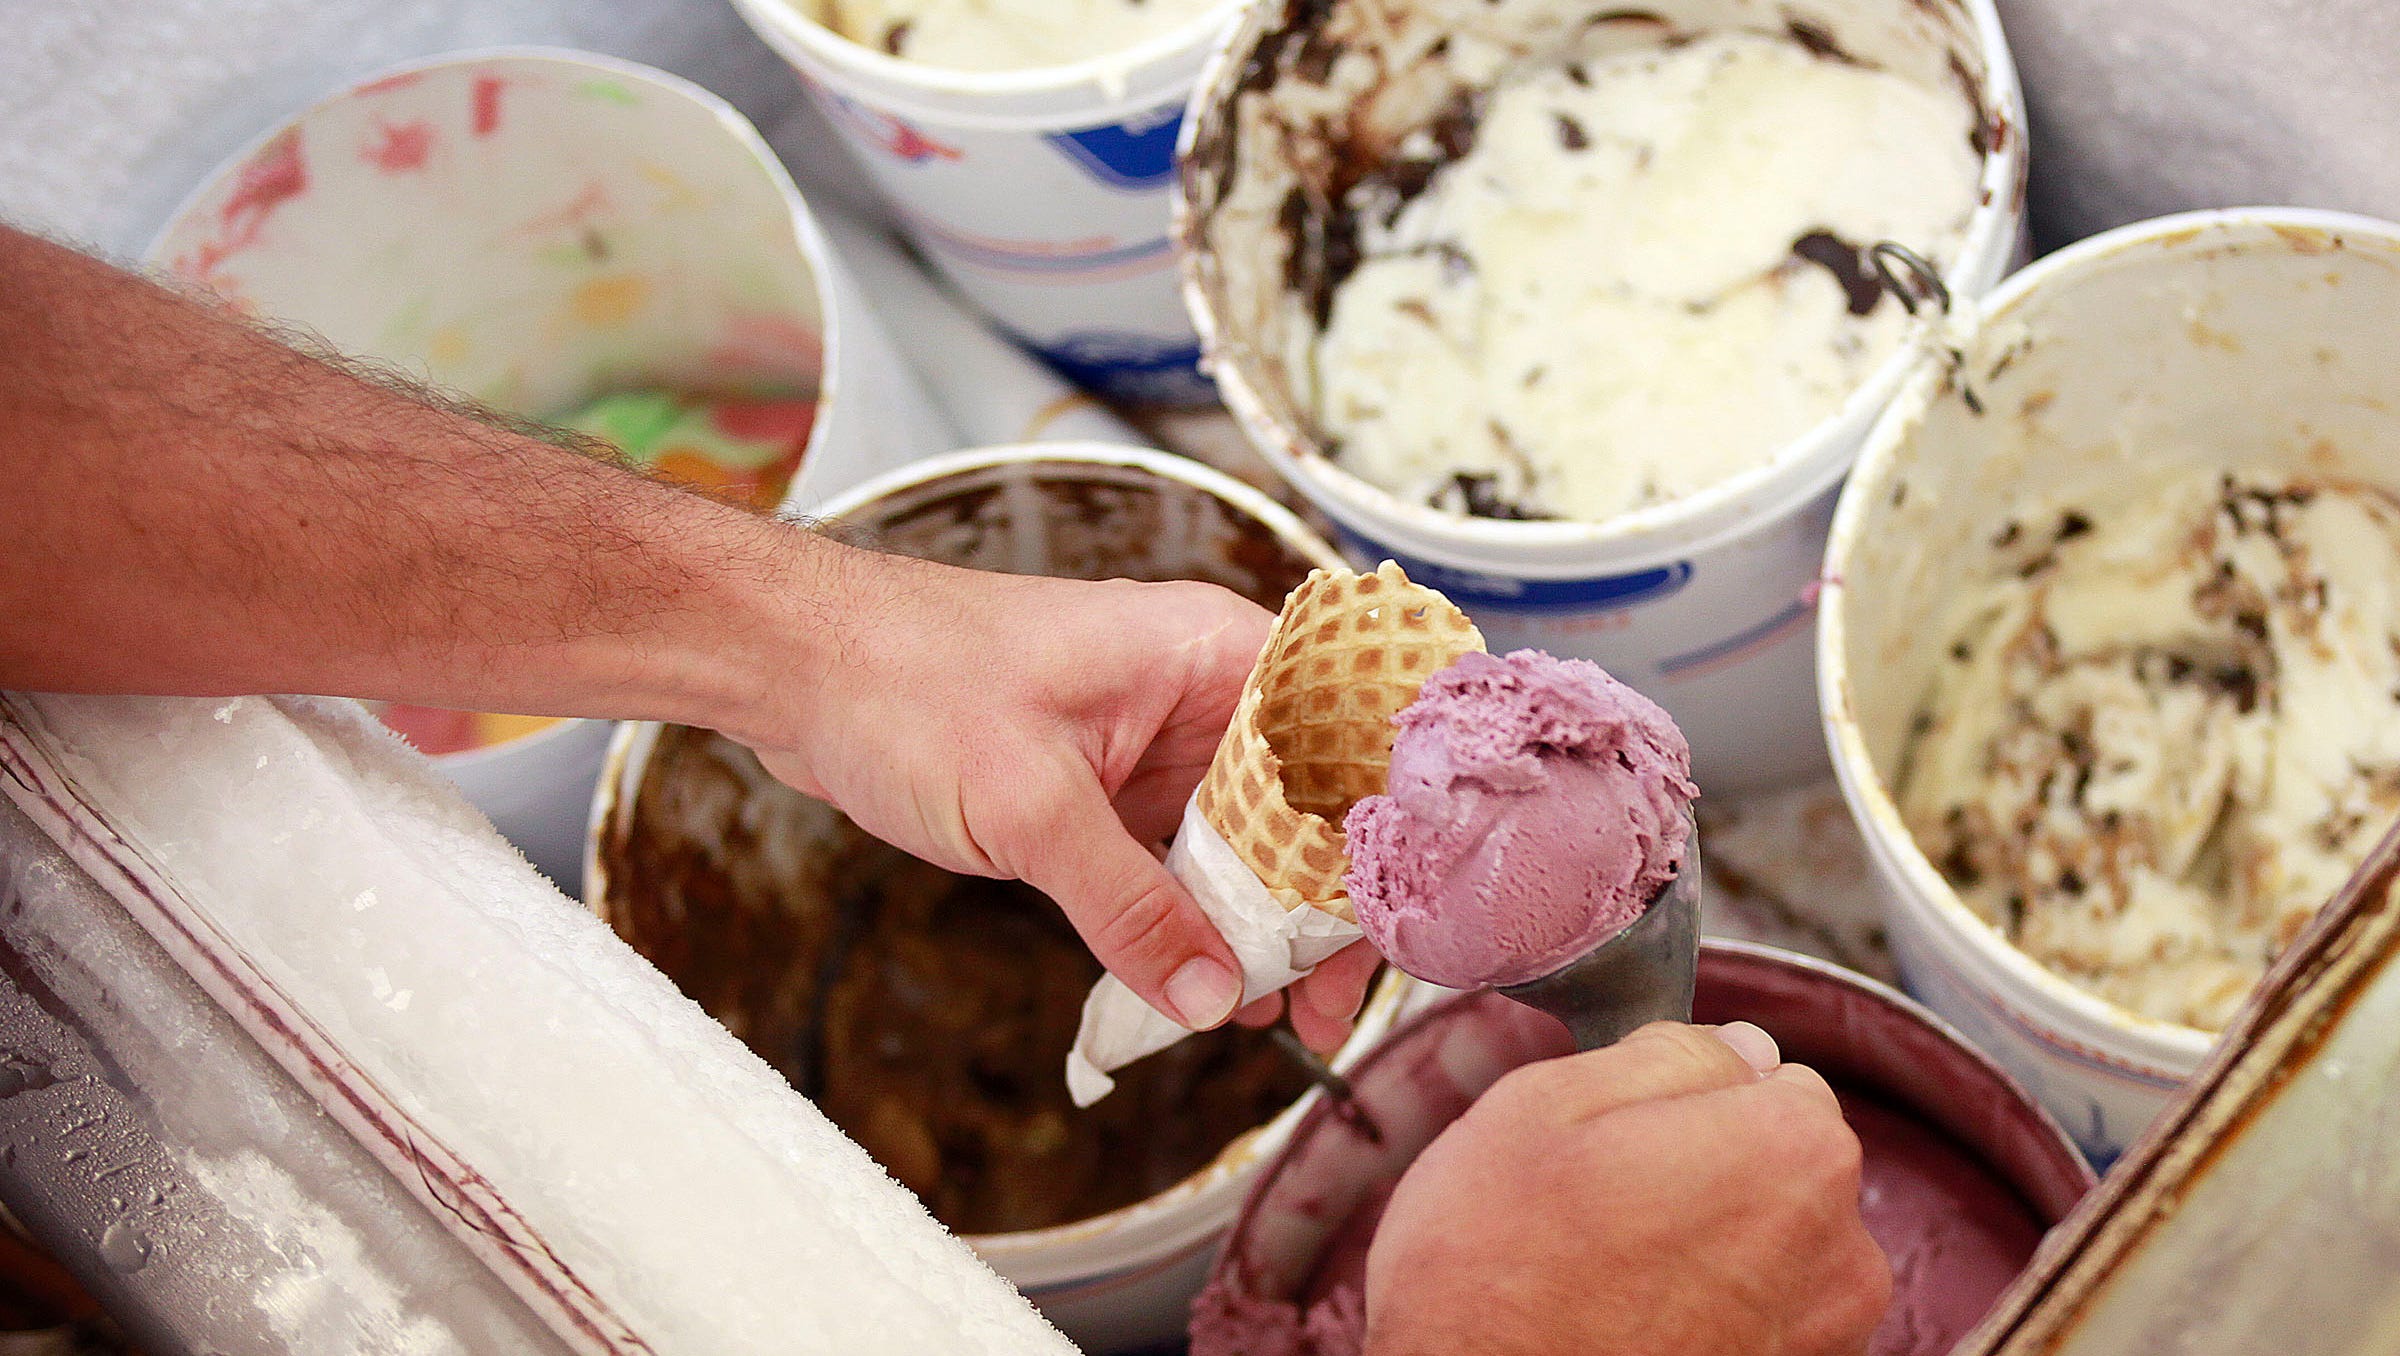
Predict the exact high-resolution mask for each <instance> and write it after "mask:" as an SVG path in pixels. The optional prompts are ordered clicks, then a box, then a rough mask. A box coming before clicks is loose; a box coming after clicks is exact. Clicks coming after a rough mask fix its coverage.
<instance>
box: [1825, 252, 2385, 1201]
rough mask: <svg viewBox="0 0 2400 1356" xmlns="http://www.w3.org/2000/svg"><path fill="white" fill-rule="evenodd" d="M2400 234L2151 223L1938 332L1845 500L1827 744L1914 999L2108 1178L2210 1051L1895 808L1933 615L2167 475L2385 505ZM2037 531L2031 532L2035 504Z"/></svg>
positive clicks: (2053, 260)
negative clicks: (2037, 1104)
mask: <svg viewBox="0 0 2400 1356" xmlns="http://www.w3.org/2000/svg"><path fill="white" fill-rule="evenodd" d="M2394 314H2400V227H2396V226H2394V225H2392V224H2390V223H2387V222H2381V221H2374V220H2369V219H2366V218H2361V217H2350V216H2340V215H2334V214H2329V213H2321V212H2310V211H2302V210H2299V209H2290V208H2245V209H2237V210H2232V211H2224V212H2202V213H2192V214H2188V215H2182V216H2173V217H2166V218H2162V219H2159V220H2156V221H2149V222H2142V223H2139V224H2136V225H2133V226H2128V227H2125V228H2123V229H2120V230H2117V231H2112V232H2109V233H2108V234H2106V235H2102V236H2098V237H2095V238H2093V239H2090V240H2086V241H2083V242H2082V243H2080V244H2077V245H2074V246H2072V247H2070V248H2068V249H2065V250H2061V251H2059V252H2058V253H2056V254H2053V255H2050V256H2049V257H2047V258H2045V259H2043V260H2042V261H2040V262H2039V263H2037V264H2035V265H2033V266H2032V267H2030V268H2028V269H2026V270H2024V271H2023V272H2021V273H2019V274H2017V275H2016V276H2014V277H2012V278H2010V279H2009V280H2008V281H2007V282H2006V283H2005V284H2003V285H2002V286H2001V287H2000V288H1999V289H1998V290H1996V291H1995V292H1993V293H1992V294H1991V295H1990V296H1989V297H1988V298H1986V299H1985V300H1984V301H1983V302H1982V303H1980V304H1977V305H1974V306H1971V307H1968V308H1966V309H1964V310H1963V311H1962V312H1961V313H1960V314H1958V315H1956V316H1954V317H1953V318H1954V320H1955V321H1956V325H1955V327H1954V329H1953V331H1952V334H1951V342H1952V343H1953V344H1954V345H1955V346H1956V348H1957V350H1958V355H1959V356H1958V358H1957V359H1956V361H1955V362H1954V363H1951V364H1947V365H1945V366H1944V367H1942V368H1939V369H1933V370H1927V371H1923V372H1920V373H1918V374H1917V375H1916V376H1915V377H1913V378H1912V379H1911V380H1910V382H1909V384H1908V386H1907V388H1906V389H1905V390H1904V391H1903V392H1902V393H1901V395H1900V396H1899V397H1898V399H1897V400H1896V401H1895V402H1894V403H1893V405H1892V408H1891V409H1890V410H1889V411H1888V412H1887V413H1886V414H1885V415H1884V416H1883V418H1882V419H1881V420H1880V421H1879V422H1878V423H1877V424H1876V426H1875V428H1874V430H1873V432H1872V433H1871V434H1870V435H1869V436H1868V439H1867V444H1866V448H1865V450H1864V452H1863V453H1862V454H1861V456H1860V458H1859V463H1858V467H1857V469H1856V470H1855V471H1854V472H1853V473H1852V476H1851V479H1850V483H1849V485H1848V487H1847V488H1846V489H1845V490H1844V491H1843V494H1842V499H1841V504H1840V508H1839V511H1838V513H1837V514H1836V516H1835V519H1834V524H1833V530H1832V538H1831V542H1830V546H1829V549H1828V552H1827V556H1826V562H1825V590H1824V596H1823V602H1822V610H1821V613H1820V616H1819V620H1818V663H1819V687H1820V690H1821V694H1822V697H1823V703H1824V722H1825V730H1826V737H1827V739H1828V741H1829V743H1830V746H1831V749H1832V755H1833V761H1834V767H1835V771H1836V772H1837V773H1838V774H1839V777H1840V781H1841V786H1842V791H1843V794H1844V795H1845V796H1847V797H1848V799H1849V802H1850V806H1851V809H1852V811H1853V812H1854V814H1855V816H1856V818H1857V819H1858V822H1859V824H1860V825H1861V827H1862V830H1863V831H1864V833H1865V835H1866V840H1867V844H1868V847H1869V850H1870V855H1871V857H1872V858H1873V861H1874V868H1875V876H1876V881H1877V887H1878V889H1879V891H1880V893H1881V894H1882V896H1883V903H1884V911H1885V917H1886V918H1887V920H1888V922H1889V926H1890V935H1891V945H1892V952H1893V956H1894V959H1895V960H1896V961H1897V962H1898V965H1899V968H1900V972H1901V974H1902V976H1903V978H1904V980H1905V981H1906V983H1907V986H1908V987H1909V989H1910V990H1911V991H1912V992H1914V993H1915V994H1916V995H1917V997H1919V998H1920V999H1922V1000H1923V1001H1924V1002H1925V1003H1926V1004H1927V1005H1928V1006H1929V1007H1931V1008H1933V1009H1934V1010H1935V1011H1937V1012H1939V1013H1941V1014H1942V1015H1943V1016H1944V1017H1946V1018H1948V1019H1949V1020H1950V1021H1951V1022H1952V1023H1953V1024H1954V1025H1956V1026H1957V1027H1959V1028H1960V1029H1961V1030H1962V1031H1964V1032H1966V1033H1967V1035H1968V1036H1969V1037H1970V1038H1972V1039H1973V1040H1975V1041H1976V1042H1977V1043H1978V1044H1979V1045H1981V1046H1983V1047H1984V1048H1985V1049H1987V1050H1989V1051H1991V1052H1992V1053H1993V1054H1994V1055H1995V1056H1996V1057H1998V1059H1999V1060H2000V1062H2001V1063H2002V1064H2004V1065H2005V1066H2007V1067H2008V1069H2009V1070H2010V1072H2012V1073H2014V1074H2015V1075H2016V1076H2017V1077H2018V1078H2019V1079H2021V1080H2022V1081H2023V1082H2024V1083H2025V1084H2026V1085H2027V1086H2028V1087H2030V1088H2031V1089H2032V1090H2033V1091H2034V1093H2035V1094H2036V1095H2037V1096H2039V1097H2040V1098H2041V1099H2042V1101H2043V1102H2044V1104H2045V1105H2047V1106H2048V1107H2049V1109H2050V1110H2051V1112H2052V1113H2053V1114H2054V1115H2056V1116H2057V1117H2058V1119H2059V1121H2060V1122H2061V1123H2062V1124H2064V1125H2065V1126H2066V1128H2067V1129H2068V1131H2069V1132H2070V1133H2072V1134H2073V1135H2074V1136H2075V1137H2076V1139H2077V1141H2078V1142H2079V1143H2080V1144H2081V1145H2082V1147H2083V1148H2084V1150H2085V1152H2087V1153H2089V1154H2091V1155H2092V1156H2093V1158H2094V1159H2095V1160H2097V1161H2099V1162H2102V1163H2106V1162H2107V1161H2109V1160H2110V1159H2112V1158H2114V1157H2115V1156H2116V1155H2117V1154H2119V1153H2121V1152H2122V1151H2123V1150H2124V1148H2125V1146H2126V1145H2127V1144H2129V1143H2130V1142H2132V1140H2133V1139H2134V1137H2135V1136H2136V1135H2137V1134H2138V1133H2139V1132H2140V1131H2141V1129H2142V1127H2143V1126H2144V1125H2146V1124H2147V1123H2148V1122H2149V1121H2150V1119H2151V1118H2152V1117H2153V1116H2154V1115H2156V1114H2157V1112H2158V1111H2159V1110H2160V1109H2161V1108H2162V1107H2164V1106H2165V1105H2166V1104H2167V1103H2168V1101H2169V1099H2170V1098H2171V1097H2172V1096H2173V1095H2174V1093H2175V1091H2176V1089H2177V1088H2178V1086H2179V1085H2180V1084H2181V1083H2182V1081H2183V1080H2184V1079H2185V1078H2186V1077H2188V1076H2189V1075H2190V1074H2191V1073H2192V1072H2193V1070H2194V1069H2196V1068H2197V1067H2199V1065H2200V1062H2201V1060H2202V1058H2203V1057H2204V1056H2205V1055H2206V1054H2207V1052H2208V1050H2209V1048H2210V1045H2211V1039H2212V1038H2211V1036H2210V1035H2209V1034H2208V1033H2206V1032H2203V1031H2200V1030H2197V1029H2194V1028H2191V1027H2187V1026H2182V1025H2178V1024H2174V1023H2169V1022H2163V1021H2158V1020H2154V1019H2151V1018H2147V1017H2144V1016H2142V1015H2140V1014H2137V1013H2134V1012H2132V1011H2130V1010H2127V1009H2125V1008H2123V1007H2120V1006H2118V1005H2116V1004H2113V1003H2110V1002H2107V1001H2104V1000H2102V999H2100V998H2098V997H2095V996H2093V995H2092V994H2090V993H2087V992H2085V991H2084V990H2083V989H2081V988H2079V987H2077V986H2076V985H2074V984H2072V983H2070V982H2068V981H2067V980H2066V979H2064V978H2061V977H2060V976H2058V975H2056V974H2054V973H2052V972H2051V971H2049V970H2048V969H2045V968H2044V967H2043V966H2041V965H2039V964H2037V963H2036V962H2035V961H2034V960H2033V959H2031V958H2030V957H2028V956H2027V955H2026V954H2024V953H2023V952H2021V951H2019V950H2018V949H2016V948H2015V947H2013V946H2012V945H2010V944H2009V943H2008V941H2007V940H2005V939H2004V938H2003V936H2002V935H2001V934H2000V932H1998V931H1997V930H1996V929H1994V928H1993V927H1991V926H1990V925H1988V924H1986V923H1985V922H1984V921H1983V920H1982V919H1981V918H1979V917H1978V916H1977V915H1976V914H1975V913H1974V912H1972V911H1971V910H1970V909H1969V908H1968V907H1967V906H1966V905H1965V904H1964V903H1963V902H1961V901H1960V899H1959V897H1958V895H1957V893H1956V892H1955V891H1954V890H1953V889H1952V888H1951V887H1950V885H1949V884H1948V883H1947V882H1946V881H1945V879H1944V878H1943V876H1942V873H1941V872H1940V871H1939V870H1938V869H1936V867H1935V866H1934V864H1933V863H1932V861H1930V860H1929V859H1928V857H1927V855H1926V853H1925V852H1924V851H1923V850H1921V849H1920V847H1919V846H1918V845H1917V843H1916V842H1915V841H1914V840H1913V839H1912V838H1911V836H1910V834H1909V832H1908V829H1907V828H1906V826H1905V824H1904V823H1903V821H1902V819H1901V815H1900V811H1899V809H1898V806H1897V803H1896V801H1895V798H1894V792H1893V787H1894V779H1895V777H1896V775H1897V774H1898V771H1899V768H1900V760H1901V759H1902V757H1903V755H1904V752H1905V749H1906V746H1907V741H1908V738H1909V731H1910V724H1911V722H1912V720H1914V719H1915V716H1916V714H1917V712H1918V711H1919V710H1920V709H1921V704H1922V703H1923V701H1924V700H1925V697H1926V694H1927V691H1928V688H1929V685H1930V683H1931V680H1932V676H1933V672H1934V667H1935V665H1936V664H1937V663H1938V662H1939V660H1940V655H1941V652H1942V649H1943V645H1942V638H1941V637H1939V636H1933V635H1929V634H1928V632H1927V628H1928V627H1929V626H1930V625H1931V624H1933V619H1934V618H1935V617H1937V616H1938V615H1940V613H1941V610H1942V606H1943V603H1944V601H1945V600H1946V599H1950V598H1953V597H1956V596H1957V594H1958V593H1959V591H1960V590H1962V589H1965V588H1968V587H1970V586H1972V585H1973V584H1975V583H1976V582H1977V581H1979V580H1980V579H1982V578H1984V577H1986V576H1987V575H1988V573H1989V572H1990V571H1992V570H1994V569H1995V568H1997V565H1996V552H1997V548H1996V547H1994V546H1993V545H1991V543H1993V541H1994V539H1995V537H1996V536H1997V535H1998V534H2000V533H2001V532H2002V530H2003V528H2004V527H2005V525H2006V523H2007V522H2009V521H2011V520H2012V516H2013V515H2015V514H2017V513H2019V512H2021V511H2025V510H2027V509H2028V507H2029V506H2033V505H2040V504H2045V503H2052V504H2054V503H2056V502H2057V500H2058V498H2059V497H2064V496H2071V495H2074V494H2077V493H2079V492H2080V493H2086V494H2094V495H2095V497H2099V496H2098V495H2097V492H2098V491H2100V490H2102V489H2104V488H2106V487H2111V486H2124V485H2138V484H2140V483H2141V482H2142V481H2143V480H2144V479H2145V478H2147V477H2150V476H2153V475H2164V474H2166V473H2167V472H2170V471H2172V470H2175V469H2179V468H2187V467H2195V468H2208V467H2222V468H2225V469H2233V468H2235V467H2257V466H2263V467H2267V468H2270V469H2272V468H2276V467H2284V468H2288V469H2289V470H2290V471H2292V472H2293V473H2295V474H2306V475H2309V476H2315V477H2325V476H2341V477H2345V478H2351V479H2355V480H2357V481H2359V482H2362V483H2366V484H2372V485H2378V486H2382V487H2384V488H2386V489H2391V490H2395V491H2400V455H2396V454H2400V417H2396V416H2395V413H2394V406H2393V404H2392V378H2391V374H2392V372H2393V371H2394V370H2395V369H2396V367H2400V338H2395V331H2394V329H2393V326H2392V324H2391V323H2390V322H2391V317H2392V316H2393V315H2394ZM2032 511H2037V512H2038V511H2039V510H2038V509H2033V510H2032Z"/></svg>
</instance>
